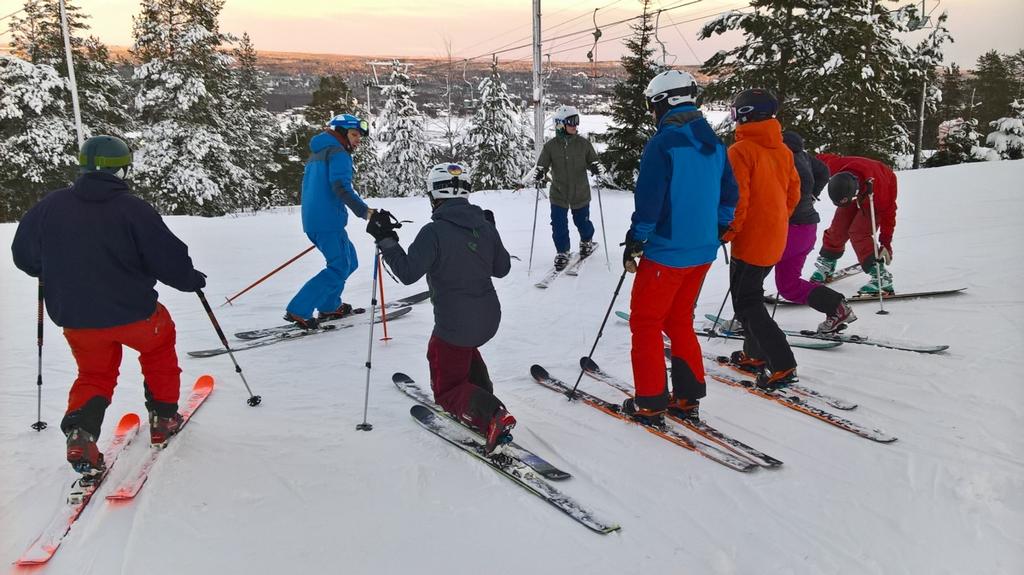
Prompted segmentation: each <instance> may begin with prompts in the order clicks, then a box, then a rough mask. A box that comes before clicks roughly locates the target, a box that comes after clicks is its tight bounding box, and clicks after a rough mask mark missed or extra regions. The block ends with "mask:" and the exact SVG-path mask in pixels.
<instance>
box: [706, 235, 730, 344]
mask: <svg viewBox="0 0 1024 575" xmlns="http://www.w3.org/2000/svg"><path fill="white" fill-rule="evenodd" d="M722 254H723V255H724V256H725V265H729V248H727V247H725V244H724V243H723V244H722ZM730 275H731V274H730ZM731 291H732V278H731V277H730V279H729V289H727V290H725V297H724V298H722V305H720V306H718V313H716V314H715V323H714V324H712V326H711V331H712V332H715V331H717V330H718V319H719V318H720V317H722V310H724V309H725V302H726V300H728V299H729V292H731ZM708 341H711V334H708Z"/></svg>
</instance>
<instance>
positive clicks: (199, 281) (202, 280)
mask: <svg viewBox="0 0 1024 575" xmlns="http://www.w3.org/2000/svg"><path fill="white" fill-rule="evenodd" d="M192 271H193V272H195V274H194V275H193V278H192V281H193V282H194V283H193V287H192V291H199V290H201V289H203V288H204V287H206V274H204V273H203V272H201V271H199V270H196V269H194V270H192Z"/></svg>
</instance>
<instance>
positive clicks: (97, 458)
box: [67, 427, 107, 485]
mask: <svg viewBox="0 0 1024 575" xmlns="http://www.w3.org/2000/svg"><path fill="white" fill-rule="evenodd" d="M67 447H68V450H67V456H68V463H70V464H71V467H72V468H74V470H75V471H77V472H78V473H81V474H82V481H83V485H84V484H87V483H88V482H89V481H90V480H92V479H93V478H95V477H97V476H99V475H100V474H102V473H103V472H104V471H105V470H106V469H107V465H106V463H105V462H104V461H103V454H102V453H100V450H99V448H98V447H96V437H95V436H93V434H91V433H89V432H88V431H86V430H84V429H82V428H81V427H74V428H72V429H70V430H69V431H68V434H67Z"/></svg>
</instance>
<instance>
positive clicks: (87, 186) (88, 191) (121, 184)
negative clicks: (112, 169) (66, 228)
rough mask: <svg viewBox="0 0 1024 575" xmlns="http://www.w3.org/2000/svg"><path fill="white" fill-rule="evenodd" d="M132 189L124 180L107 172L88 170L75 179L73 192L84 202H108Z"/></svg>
mask: <svg viewBox="0 0 1024 575" xmlns="http://www.w3.org/2000/svg"><path fill="white" fill-rule="evenodd" d="M130 191H131V190H130V189H129V188H128V184H127V183H125V181H124V180H122V179H121V178H119V177H117V176H115V175H114V174H108V173H107V172H86V173H84V174H82V175H80V176H78V179H77V180H75V185H74V186H72V187H71V193H72V194H74V195H75V197H76V198H78V199H79V200H82V201H83V202H97V203H99V202H106V201H109V200H111V199H113V198H116V197H118V196H120V195H122V194H127V193H129V192H130Z"/></svg>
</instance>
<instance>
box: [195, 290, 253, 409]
mask: <svg viewBox="0 0 1024 575" xmlns="http://www.w3.org/2000/svg"><path fill="white" fill-rule="evenodd" d="M196 295H198V296H199V301H200V302H202V304H203V309H205V310H206V315H207V316H208V317H209V318H210V323H212V324H213V329H214V330H215V331H216V332H217V337H219V338H220V343H221V345H223V346H224V349H226V350H228V355H229V356H230V357H231V363H234V364H235V373H237V374H238V377H240V378H242V385H244V386H245V391H247V392H249V399H247V400H246V403H248V404H249V407H256V406H257V405H259V404H260V403H262V402H263V398H262V397H261V396H259V395H253V393H252V390H251V389H249V382H248V381H245V374H244V373H242V367H241V366H240V365H238V361H237V360H236V359H235V353H234V352H233V351H231V346H229V345H228V338H227V337H225V336H224V330H222V329H221V328H220V322H218V321H217V316H215V315H213V310H212V309H211V308H210V302H208V301H206V295H205V294H203V290H201V289H200V290H196Z"/></svg>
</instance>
